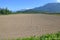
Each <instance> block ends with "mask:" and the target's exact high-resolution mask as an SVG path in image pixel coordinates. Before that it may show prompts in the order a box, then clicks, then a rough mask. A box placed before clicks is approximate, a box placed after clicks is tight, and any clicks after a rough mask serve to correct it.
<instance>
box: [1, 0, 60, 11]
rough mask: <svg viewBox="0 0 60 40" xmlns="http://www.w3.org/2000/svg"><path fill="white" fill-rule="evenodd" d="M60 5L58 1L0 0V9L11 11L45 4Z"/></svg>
mask: <svg viewBox="0 0 60 40" xmlns="http://www.w3.org/2000/svg"><path fill="white" fill-rule="evenodd" d="M55 2H58V3H60V0H0V8H8V9H9V10H12V11H17V10H21V9H32V8H35V7H39V6H43V5H45V4H47V3H55Z"/></svg>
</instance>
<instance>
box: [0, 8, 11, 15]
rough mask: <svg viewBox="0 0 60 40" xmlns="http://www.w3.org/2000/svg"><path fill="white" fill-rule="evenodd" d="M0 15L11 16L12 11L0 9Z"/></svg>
mask: <svg viewBox="0 0 60 40" xmlns="http://www.w3.org/2000/svg"><path fill="white" fill-rule="evenodd" d="M0 14H2V15H7V14H12V11H10V10H8V9H7V8H5V9H4V8H0Z"/></svg>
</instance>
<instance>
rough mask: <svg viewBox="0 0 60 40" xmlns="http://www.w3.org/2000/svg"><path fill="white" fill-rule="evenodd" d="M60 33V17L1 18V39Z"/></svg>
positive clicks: (4, 16) (7, 16)
mask: <svg viewBox="0 0 60 40" xmlns="http://www.w3.org/2000/svg"><path fill="white" fill-rule="evenodd" d="M57 31H60V16H56V15H46V14H16V15H1V16H0V39H4V38H17V37H27V36H34V35H42V34H46V33H52V32H57Z"/></svg>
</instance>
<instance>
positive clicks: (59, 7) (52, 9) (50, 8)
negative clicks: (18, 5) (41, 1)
mask: <svg viewBox="0 0 60 40" xmlns="http://www.w3.org/2000/svg"><path fill="white" fill-rule="evenodd" d="M24 12H48V13H60V3H48V4H46V5H44V6H42V7H36V8H33V9H29V10H25V11H24Z"/></svg>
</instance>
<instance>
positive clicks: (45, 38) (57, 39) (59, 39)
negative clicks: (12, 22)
mask: <svg viewBox="0 0 60 40" xmlns="http://www.w3.org/2000/svg"><path fill="white" fill-rule="evenodd" d="M15 40H60V32H57V33H51V34H45V35H42V36H31V37H25V38H17V39H15Z"/></svg>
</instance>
